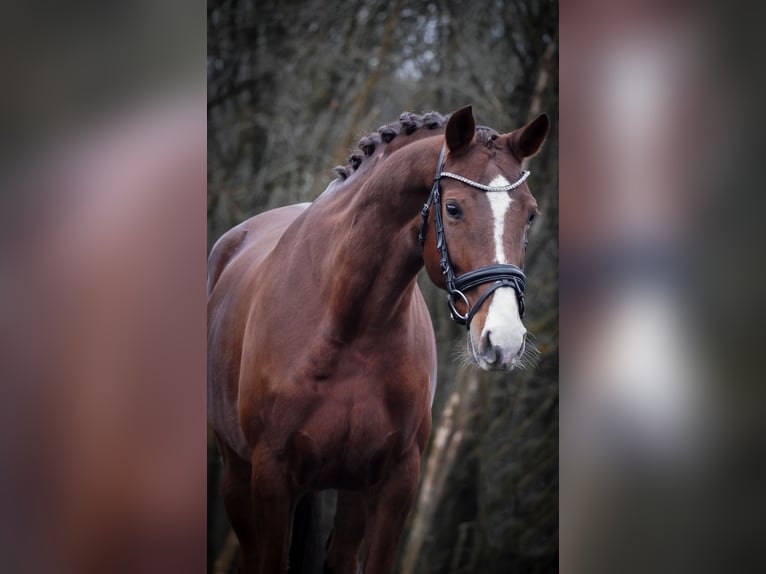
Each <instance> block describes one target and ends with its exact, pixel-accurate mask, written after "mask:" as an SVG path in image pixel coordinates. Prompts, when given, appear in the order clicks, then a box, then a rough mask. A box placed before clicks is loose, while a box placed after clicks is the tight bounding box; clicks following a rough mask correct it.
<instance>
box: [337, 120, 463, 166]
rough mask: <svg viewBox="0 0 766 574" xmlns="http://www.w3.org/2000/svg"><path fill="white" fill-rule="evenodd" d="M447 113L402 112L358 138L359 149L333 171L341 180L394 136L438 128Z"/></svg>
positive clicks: (443, 123)
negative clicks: (373, 130)
mask: <svg viewBox="0 0 766 574" xmlns="http://www.w3.org/2000/svg"><path fill="white" fill-rule="evenodd" d="M447 120H449V116H448V115H446V116H445V115H442V114H440V113H438V112H428V113H425V114H422V115H421V114H413V113H410V112H404V113H402V115H400V116H399V119H398V121H395V122H391V123H389V124H384V125H382V126H380V127H379V128H378V129H377V131H375V132H372V133H370V134H367V135H366V136H364V137H363V138H362V139H360V140H359V143H358V146H359V149H358V150H355V151H354V152H353V153H352V154H351V155H350V156H349V158H348V164H347V165H339V166H336V167H335V168H334V170H335V172H336V173H337V174H338V175H339V176H340V178H341V179H342V180H346V179H348V178H349V177H351V175H352V174H353V173H354V172H356V171H357V170H358V169H359V167H360V166H361V165H362V163H363V162H364V161H365V160H366V159H367V158H369V157H371V156H372V155H374V154H375V152H376V151H378V150H379V149H381V148H382V146H385V145H387V144H389V143H391V142H392V141H393V140H394V139H395V138H396V137H398V136H400V135H402V134H404V135H408V136H409V135H412V134H413V133H415V132H416V131H418V130H421V129H423V130H438V129H442V128H444V127H445V126H446V125H447Z"/></svg>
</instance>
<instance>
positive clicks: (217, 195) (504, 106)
mask: <svg viewBox="0 0 766 574" xmlns="http://www.w3.org/2000/svg"><path fill="white" fill-rule="evenodd" d="M207 20H208V61H207V70H208V245H209V246H212V244H213V242H214V241H215V240H216V239H217V238H218V237H220V235H221V234H223V233H224V232H225V231H226V230H228V229H229V228H230V227H232V226H233V225H235V224H237V223H238V222H240V221H242V220H244V219H246V218H247V217H250V216H251V215H253V214H255V213H258V212H261V211H264V210H266V209H270V208H272V207H276V206H279V205H285V204H288V203H294V202H298V201H311V200H312V199H313V198H315V197H316V196H317V195H318V194H319V193H321V191H322V190H323V189H324V188H325V187H326V186H327V184H328V183H329V182H330V181H331V180H332V179H333V178H334V174H333V172H332V168H333V167H334V166H335V165H337V164H342V163H345V162H346V158H347V156H348V154H349V153H350V152H351V151H352V149H353V147H354V146H355V143H356V140H357V139H358V138H359V137H361V136H363V135H365V134H366V133H368V132H370V131H373V130H375V129H376V128H377V127H378V126H379V125H381V124H383V123H386V122H390V121H392V120H395V119H396V118H398V117H399V115H400V114H401V112H403V111H414V112H418V113H423V112H426V111H430V110H436V111H439V112H442V113H449V112H451V111H453V110H454V109H456V108H458V107H460V106H463V105H466V104H471V105H473V109H474V114H475V116H476V118H477V120H478V121H479V123H484V124H487V125H490V126H492V127H494V128H495V129H497V130H498V131H501V132H503V131H510V130H512V129H515V128H517V127H520V126H521V125H523V124H524V123H525V122H526V121H528V120H529V119H531V118H532V117H533V116H535V115H536V114H538V113H539V112H542V111H545V112H547V113H548V114H549V115H550V116H551V118H552V120H553V122H552V123H553V128H552V132H551V134H550V135H549V138H548V141H547V142H546V144H545V146H544V148H543V151H542V152H541V153H540V155H538V156H537V157H535V158H533V159H532V160H531V161H530V169H531V170H532V179H531V180H530V189H531V190H532V193H533V194H534V195H535V197H536V198H537V200H538V203H539V205H540V211H541V212H542V216H541V217H539V218H538V220H537V222H536V223H535V225H534V226H533V228H532V230H531V232H530V244H529V250H528V252H527V260H526V271H527V276H528V287H527V289H528V295H527V315H526V317H525V323H526V325H527V327H528V329H529V330H530V332H531V333H533V334H534V335H535V338H534V342H535V343H536V345H537V347H538V348H539V350H540V351H541V355H540V360H539V363H538V365H537V366H533V367H531V368H529V369H527V370H524V371H514V372H512V373H505V374H489V373H484V372H480V371H478V370H477V369H476V368H475V367H470V366H468V367H466V366H461V365H460V361H458V360H456V356H457V355H459V352H460V351H459V349H462V348H463V347H464V338H465V334H464V332H463V330H462V329H461V328H460V327H458V326H456V325H455V324H453V323H452V322H451V321H450V319H449V316H448V313H447V308H446V307H447V306H446V304H445V300H444V293H443V292H441V291H439V290H438V289H436V288H435V287H433V285H431V284H430V282H429V281H428V280H427V278H424V277H421V281H420V284H421V287H422V289H423V292H424V295H425V296H426V299H427V301H428V303H429V308H430V309H431V314H432V318H433V322H434V327H435V329H436V334H437V345H438V349H439V386H438V389H437V395H436V399H435V403H434V430H433V433H432V440H431V443H430V445H429V449H428V451H427V453H426V459H425V460H424V465H423V469H424V472H423V478H422V481H423V482H422V485H423V486H422V488H421V496H420V498H419V500H418V502H417V504H416V507H415V508H414V509H413V512H412V513H411V516H410V520H409V523H408V531H407V532H405V535H404V536H403V538H402V543H401V544H400V552H401V555H402V556H401V560H400V567H399V571H400V572H402V573H407V574H420V573H426V572H429V573H443V572H455V573H457V572H461V573H467V572H482V573H493V572H498V573H500V572H502V573H506V572H510V571H513V572H554V571H557V567H558V239H557V228H558V193H557V190H558V163H557V153H558V132H557V124H558V122H557V117H558V31H557V22H558V5H557V4H556V2H555V0H525V1H504V0H474V1H473V2H460V1H457V0H441V1H437V2H431V3H429V2H417V1H413V0H394V1H382V0H356V1H349V2H337V1H333V0H306V1H302V2H296V1H289V2H276V1H274V0H272V1H265V2H259V3H257V4H256V2H255V1H254V0H220V1H218V0H210V2H209V3H208V18H207ZM444 412H447V413H448V415H449V416H446V415H445V416H443V413H444ZM439 432H441V435H442V436H443V437H444V442H443V443H442V442H439V441H436V440H435V438H434V437H436V435H437V433H439ZM444 449H447V450H446V451H445V450H444ZM210 453H211V464H210V471H209V473H210V479H209V485H210V488H209V491H210V506H209V517H210V519H209V522H210V533H209V552H208V555H209V557H210V558H209V560H210V561H211V563H212V562H214V561H215V559H216V558H217V557H218V555H219V552H220V549H221V546H222V545H223V541H224V539H225V537H226V530H225V521H223V520H222V519H221V516H222V509H221V503H220V498H219V493H218V488H217V472H218V466H217V457H216V456H215V449H214V447H212V448H211V449H210ZM429 461H434V462H433V463H432V464H431V466H430V468H431V469H432V474H431V475H429V474H428V470H429ZM426 488H427V489H429V495H430V496H429V497H428V501H426V500H424V497H423V496H422V494H423V489H426ZM429 504H430V505H431V506H430V507H429Z"/></svg>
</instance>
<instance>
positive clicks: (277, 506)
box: [248, 449, 293, 574]
mask: <svg viewBox="0 0 766 574" xmlns="http://www.w3.org/2000/svg"><path fill="white" fill-rule="evenodd" d="M252 467H253V475H252V485H251V486H252V502H253V520H254V526H255V528H254V530H255V537H254V540H255V546H256V554H257V560H258V568H257V569H253V570H251V571H252V572H254V573H255V572H257V573H259V574H286V572H287V561H288V549H289V544H290V530H291V528H292V511H293V497H292V494H291V492H290V489H289V483H288V480H287V474H286V472H285V467H284V466H283V465H280V464H278V463H277V462H276V461H275V460H274V458H273V456H272V455H271V454H270V453H268V452H265V449H255V451H254V452H253V459H252ZM248 572H250V571H248Z"/></svg>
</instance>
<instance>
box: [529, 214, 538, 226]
mask: <svg viewBox="0 0 766 574" xmlns="http://www.w3.org/2000/svg"><path fill="white" fill-rule="evenodd" d="M535 217H537V212H535V211H533V212H532V213H530V214H529V221H528V222H527V223H528V225H532V222H533V221H534V220H535Z"/></svg>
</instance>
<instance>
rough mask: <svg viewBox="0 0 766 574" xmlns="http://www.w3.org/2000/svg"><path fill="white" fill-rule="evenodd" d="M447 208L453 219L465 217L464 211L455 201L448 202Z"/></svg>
mask: <svg viewBox="0 0 766 574" xmlns="http://www.w3.org/2000/svg"><path fill="white" fill-rule="evenodd" d="M446 209H447V215H449V216H450V217H451V218H453V219H462V218H463V212H462V211H461V210H460V208H459V207H458V206H457V205H455V204H454V203H448V204H447V206H446Z"/></svg>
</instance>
